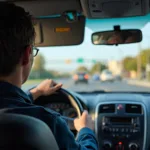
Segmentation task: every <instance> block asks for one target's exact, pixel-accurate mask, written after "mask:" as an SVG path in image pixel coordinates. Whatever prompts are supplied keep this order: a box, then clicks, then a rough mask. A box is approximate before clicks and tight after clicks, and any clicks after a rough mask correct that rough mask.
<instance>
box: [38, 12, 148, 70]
mask: <svg viewBox="0 0 150 150" xmlns="http://www.w3.org/2000/svg"><path fill="white" fill-rule="evenodd" d="M114 25H121V29H141V30H142V33H143V40H142V42H141V43H138V44H128V45H127V44H126V45H120V46H100V45H93V44H92V42H91V35H92V33H94V32H96V31H106V30H112V29H113V26H114ZM140 47H141V48H147V47H150V14H149V15H147V16H143V17H132V18H120V19H97V20H91V19H87V20H86V28H85V35H84V41H83V43H82V44H81V45H78V46H63V47H47V48H40V53H41V54H42V55H43V56H44V57H45V59H46V68H47V69H51V70H57V71H61V72H62V71H73V70H75V69H76V68H77V67H78V66H79V65H84V66H86V67H88V68H90V67H91V66H92V65H93V64H92V63H84V64H77V63H71V64H65V62H64V61H63V60H66V59H71V60H73V59H78V58H84V59H96V60H99V61H110V60H121V59H122V58H124V57H126V56H136V55H137V54H138V52H139V49H140ZM51 60H58V61H57V62H56V63H52V62H51ZM59 60H61V61H60V62H59Z"/></svg>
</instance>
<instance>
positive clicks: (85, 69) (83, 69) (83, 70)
mask: <svg viewBox="0 0 150 150" xmlns="http://www.w3.org/2000/svg"><path fill="white" fill-rule="evenodd" d="M76 71H79V72H80V71H81V72H88V69H87V68H86V67H85V66H80V67H78V68H77V69H76Z"/></svg>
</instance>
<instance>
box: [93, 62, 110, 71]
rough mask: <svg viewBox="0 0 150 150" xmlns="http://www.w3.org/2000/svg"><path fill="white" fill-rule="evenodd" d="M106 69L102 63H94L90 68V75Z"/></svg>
mask: <svg viewBox="0 0 150 150" xmlns="http://www.w3.org/2000/svg"><path fill="white" fill-rule="evenodd" d="M106 68H107V67H106V66H105V65H104V64H102V63H100V62H99V63H96V64H94V65H93V66H92V68H91V73H92V74H94V73H97V72H98V73H100V72H101V71H102V70H104V69H106Z"/></svg>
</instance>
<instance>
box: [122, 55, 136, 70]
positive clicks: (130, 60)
mask: <svg viewBox="0 0 150 150" xmlns="http://www.w3.org/2000/svg"><path fill="white" fill-rule="evenodd" d="M123 64H124V69H125V70H126V71H132V70H134V71H137V59H136V58H134V57H126V58H125V59H124V60H123Z"/></svg>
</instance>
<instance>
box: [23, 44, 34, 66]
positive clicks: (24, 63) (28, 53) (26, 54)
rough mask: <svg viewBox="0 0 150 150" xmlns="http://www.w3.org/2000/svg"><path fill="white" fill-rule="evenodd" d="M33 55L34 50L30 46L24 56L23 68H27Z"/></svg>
mask: <svg viewBox="0 0 150 150" xmlns="http://www.w3.org/2000/svg"><path fill="white" fill-rule="evenodd" d="M31 54H32V48H31V46H28V47H27V48H26V49H25V51H24V54H23V56H22V65H23V66H25V65H27V64H28V63H29V61H30V55H31Z"/></svg>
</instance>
